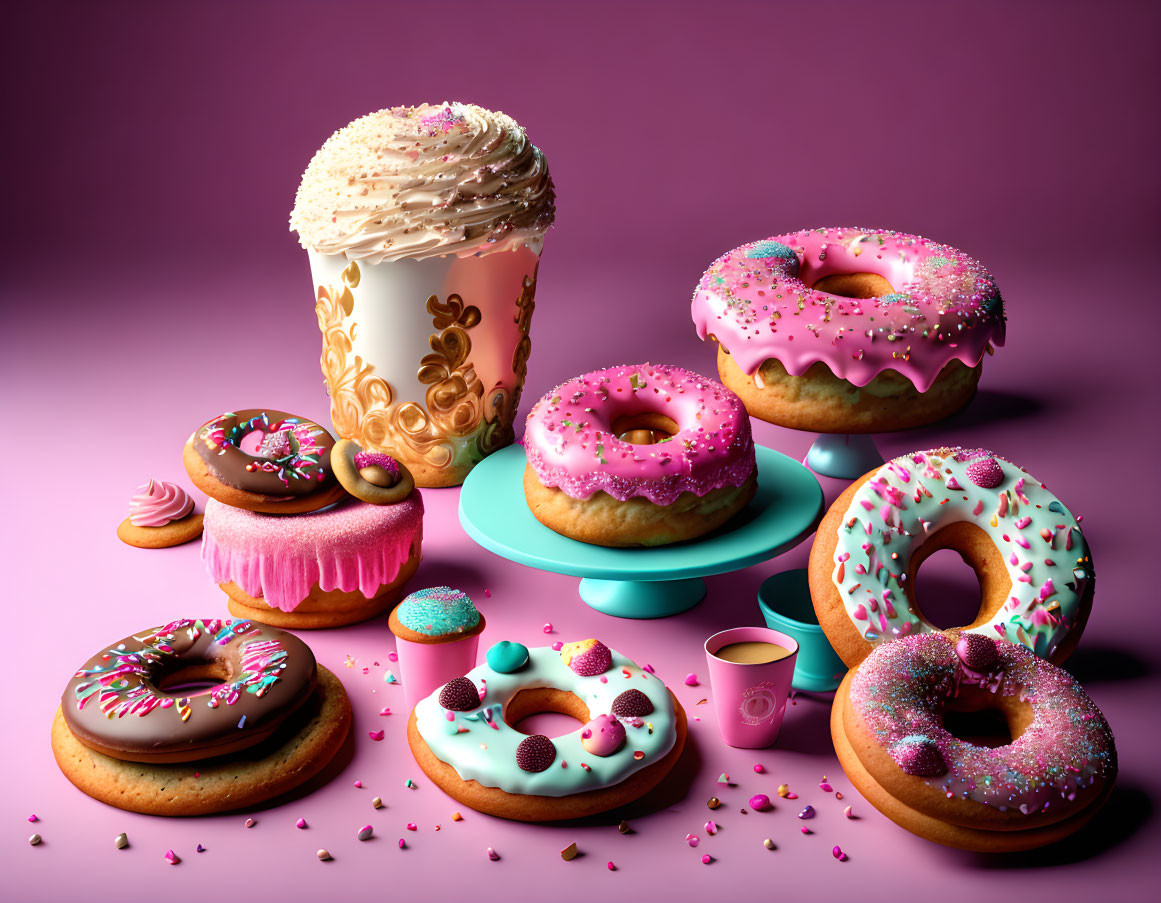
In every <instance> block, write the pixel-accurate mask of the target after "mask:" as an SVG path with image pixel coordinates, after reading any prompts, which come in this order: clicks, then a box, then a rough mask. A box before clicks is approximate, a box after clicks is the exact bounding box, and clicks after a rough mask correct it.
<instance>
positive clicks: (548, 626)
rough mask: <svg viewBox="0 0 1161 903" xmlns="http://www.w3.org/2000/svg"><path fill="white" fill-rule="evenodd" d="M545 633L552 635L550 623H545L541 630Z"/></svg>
mask: <svg viewBox="0 0 1161 903" xmlns="http://www.w3.org/2000/svg"><path fill="white" fill-rule="evenodd" d="M541 629H542V630H543V631H544V632H545V633H552V622H551V621H546V622H545V624H544V627H542V628H541Z"/></svg>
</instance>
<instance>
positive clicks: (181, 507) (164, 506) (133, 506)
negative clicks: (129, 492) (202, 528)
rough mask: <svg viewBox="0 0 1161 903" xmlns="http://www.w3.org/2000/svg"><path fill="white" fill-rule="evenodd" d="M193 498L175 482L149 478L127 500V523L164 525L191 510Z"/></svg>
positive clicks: (141, 525)
mask: <svg viewBox="0 0 1161 903" xmlns="http://www.w3.org/2000/svg"><path fill="white" fill-rule="evenodd" d="M193 508H194V503H193V499H191V498H190V497H189V493H187V492H186V491H185V490H184V489H182V488H181V487H180V486H178V485H177V484H176V483H167V482H166V481H165V480H153V479H150V480H149V482H147V483H146V484H145V485H144V486H140V487H138V489H137V494H136V495H134V496H133V498H132V499H130V500H129V523H131V524H133V526H135V527H164V526H165V525H166V524H168V523H170V522H171V521H175V520H180V519H181V518H183V517H185V516H186V515H187V514H189V513H190V512H191V511H193Z"/></svg>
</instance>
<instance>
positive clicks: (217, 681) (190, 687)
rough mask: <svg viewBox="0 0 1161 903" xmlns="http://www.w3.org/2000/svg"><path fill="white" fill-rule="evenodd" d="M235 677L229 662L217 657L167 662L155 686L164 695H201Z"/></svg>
mask: <svg viewBox="0 0 1161 903" xmlns="http://www.w3.org/2000/svg"><path fill="white" fill-rule="evenodd" d="M232 677H233V673H232V670H231V668H230V665H229V663H228V662H224V661H218V660H216V659H205V660H203V661H183V662H174V663H167V664H166V666H165V668H164V670H163V671H162V674H161V676H160V677H159V678H157V679H156V680H155V681H154V686H155V687H156V688H157V690H158V692H160V693H161V694H162V695H163V696H179V697H182V698H188V697H190V696H201V695H203V694H205V693H209V692H210V691H211V690H213V689H216V688H217V687H220V686H221V685H222V684H224V683H228V682H229V681H230V680H231V679H232Z"/></svg>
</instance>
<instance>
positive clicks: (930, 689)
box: [849, 634, 1117, 815]
mask: <svg viewBox="0 0 1161 903" xmlns="http://www.w3.org/2000/svg"><path fill="white" fill-rule="evenodd" d="M993 645H994V646H995V647H996V655H995V657H994V661H993V664H992V665H991V667H990V668H989V669H988V670H987V671H983V672H977V671H973V670H971V669H968V668H965V667H964V664H963V662H962V661H961V660H960V659H959V657H958V656H957V655H956V653H955V651H954V649H953V647H952V645H951V643H949V642H948V640H947V639H946V637H944V636H943V635H942V634H926V635H923V636H912V637H906V638H904V639H900V640H896V641H893V642H890V643H884V644H883V645H882V646H880V647H879V648H878V649H876V650H875V651H874V652H872V653H871V654H870V655H869V656H867V658H866V659H865V660H864V661H863V663H862V664H861V665H860V666H859V668H858V669H857V670H856V672H855V674H854V676H853V677H852V679H851V685H850V694H849V700H850V703H849V704H850V706H851V707H852V709H853V712H854V714H855V715H857V716H858V718H859V719H861V720H862V722H863V723H864V724H865V725H866V726H867V727H868V728H869V729H870V731H871V732H872V733H873V734H874V737H875V739H876V740H877V741H878V742H879V743H880V744H881V745H882V746H883V747H884V748H886V749H887V751H888V753H889V754H890V755H891V757H892V758H893V759H894V760H895V761H896V763H897V764H899V765H900V767H901V768H902V769H903V770H904V771H907V772H908V773H909V774H912V775H914V776H916V777H919V778H924V779H925V782H926V783H927V784H929V785H930V786H934V787H939V788H940V789H942V790H943V791H944V792H945V793H946V794H947V796H948V797H955V798H959V799H967V800H974V801H975V802H977V803H981V804H982V805H985V806H994V807H995V808H997V809H999V810H1000V811H1009V810H1018V811H1020V812H1022V813H1023V814H1025V815H1031V814H1033V813H1036V812H1041V811H1045V810H1048V809H1050V808H1059V807H1065V808H1068V807H1070V806H1072V805H1073V804H1074V802H1075V800H1076V798H1077V796H1078V795H1079V794H1081V793H1082V792H1083V791H1084V790H1086V789H1087V788H1089V787H1090V786H1092V784H1093V782H1094V781H1096V780H1105V779H1110V778H1112V777H1113V776H1114V775H1115V774H1116V767H1117V756H1116V747H1115V745H1114V742H1113V735H1112V731H1111V730H1110V729H1109V725H1108V722H1107V721H1105V717H1104V715H1103V714H1101V711H1100V709H1098V708H1097V706H1096V704H1095V703H1093V701H1092V700H1091V699H1089V698H1088V696H1087V695H1086V694H1085V692H1084V690H1083V689H1081V686H1080V684H1078V683H1077V682H1076V680H1075V679H1074V678H1073V677H1072V676H1071V675H1070V674H1068V672H1067V671H1064V670H1063V669H1061V668H1058V667H1056V666H1055V665H1052V664H1049V663H1048V662H1046V661H1044V660H1042V659H1039V658H1037V657H1036V656H1034V655H1033V654H1032V653H1031V652H1029V651H1028V650H1027V649H1025V648H1024V647H1022V646H1016V645H1014V644H1012V643H1004V642H997V641H993ZM965 686H971V687H978V688H981V689H983V690H985V691H986V692H989V693H993V694H996V695H997V696H1016V697H1018V698H1019V699H1021V700H1022V701H1025V702H1027V703H1028V704H1029V705H1031V706H1032V710H1033V715H1032V722H1031V724H1029V725H1028V726H1027V727H1026V728H1025V729H1024V731H1023V732H1022V733H1021V734H1020V736H1019V737H1017V738H1016V739H1014V740H1013V741H1012V742H1011V743H1010V744H1007V745H1005V746H1000V747H997V748H995V749H991V748H988V747H986V746H976V745H974V744H972V743H969V742H967V741H965V740H961V739H959V738H958V737H955V736H954V735H953V734H951V733H949V732H948V731H947V730H946V729H944V727H943V725H942V722H941V720H940V715H939V712H940V710H941V709H942V707H943V705H944V703H945V702H946V701H948V700H950V699H951V698H953V697H955V696H957V695H959V694H960V693H961V691H962V688H964V687H965ZM1084 802H1087V800H1085V801H1084ZM1077 805H1081V804H1079V803H1078V804H1077Z"/></svg>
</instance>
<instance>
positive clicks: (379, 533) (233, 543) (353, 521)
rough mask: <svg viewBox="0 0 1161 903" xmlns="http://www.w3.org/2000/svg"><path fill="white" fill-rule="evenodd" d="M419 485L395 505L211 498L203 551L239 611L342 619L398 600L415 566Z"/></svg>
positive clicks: (288, 623) (274, 620)
mask: <svg viewBox="0 0 1161 903" xmlns="http://www.w3.org/2000/svg"><path fill="white" fill-rule="evenodd" d="M422 538H423V500H422V498H421V497H420V495H419V493H418V492H412V493H411V494H410V495H408V496H407V497H406V498H405V499H403V500H402V501H400V502H397V503H395V504H392V505H371V504H368V503H366V502H362V501H359V500H358V499H354V498H348V499H346V500H344V501H341V502H339V503H338V504H336V505H333V506H331V507H329V508H324V509H322V510H321V511H311V512H308V513H306V514H296V515H281V516H279V515H268V514H259V513H256V512H253V511H246V510H243V509H241V508H232V507H230V506H229V505H223V504H222V503H221V502H218V501H215V500H214V499H210V500H209V501H208V502H207V503H206V514H205V533H204V535H203V539H202V559H203V560H204V561H205V563H206V567H207V568H208V570H209V572H210V576H211V577H212V578H213V579H214V582H215V583H217V584H218V585H220V586H221V588H222V589H223V590H224V591H225V593H226V595H227V596H229V599H230V601H229V608H230V611H231V613H233V614H234V615H235V616H236V617H242V618H251V619H253V620H256V621H260V622H262V623H264V624H271V625H273V626H276V627H308V628H309V627H337V626H340V625H342V624H351V623H354V622H356V621H363V620H366V619H367V618H370V617H373V616H374V615H377V614H380V613H381V612H384V611H386V610H388V609H389V608H391V607H392V606H393V605H394V604H395V603H396V602H397V601H398V600H399V597H400V596H401V595H402V591H403V586H404V584H405V583H406V581H407V580H408V579H409V578H410V577H411V575H412V574H414V573H415V569H416V568H417V567H418V566H419V560H420V542H421V540H422Z"/></svg>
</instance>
